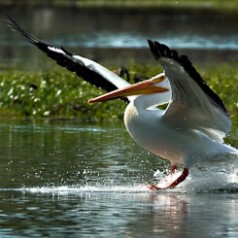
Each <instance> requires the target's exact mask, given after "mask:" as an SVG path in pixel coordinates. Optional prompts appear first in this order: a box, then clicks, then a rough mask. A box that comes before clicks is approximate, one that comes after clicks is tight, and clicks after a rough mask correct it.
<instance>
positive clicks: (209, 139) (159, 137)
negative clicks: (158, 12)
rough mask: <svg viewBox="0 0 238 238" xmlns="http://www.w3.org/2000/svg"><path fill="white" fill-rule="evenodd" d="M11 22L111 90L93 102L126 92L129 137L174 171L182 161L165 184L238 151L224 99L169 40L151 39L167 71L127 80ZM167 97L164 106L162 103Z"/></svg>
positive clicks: (88, 78)
mask: <svg viewBox="0 0 238 238" xmlns="http://www.w3.org/2000/svg"><path fill="white" fill-rule="evenodd" d="M8 24H9V26H10V27H11V29H12V30H14V31H16V32H18V33H20V34H21V35H23V36H24V37H25V38H26V39H27V40H28V41H29V42H30V43H32V44H34V45H36V46H37V47H38V48H39V49H41V50H42V51H44V52H45V53H46V54H47V55H48V56H49V57H50V58H52V59H54V60H55V61H56V62H57V63H58V64H59V65H61V66H63V67H66V68H67V69H68V70H70V71H73V72H76V74H77V75H79V76H81V77H82V78H84V80H86V81H88V82H89V83H91V84H94V85H96V86H97V87H100V88H102V89H104V90H106V91H108V93H107V94H104V95H102V96H99V97H97V98H94V99H90V100H89V103H93V102H100V101H105V100H109V99H113V98H118V97H123V98H125V97H126V98H127V99H128V101H129V104H128V106H127V108H126V110H125V114H124V123H125V126H126V129H127V131H128V132H129V134H130V135H131V137H132V138H133V139H134V140H135V141H136V142H137V143H138V144H139V145H141V146H142V147H144V148H145V149H147V150H148V151H150V152H151V153H153V154H155V155H157V156H159V157H162V158H164V159H168V160H169V161H170V162H171V173H174V171H175V170H177V168H178V166H183V171H182V173H181V174H180V175H179V177H177V178H176V179H175V180H174V181H171V182H170V183H169V184H167V185H166V186H165V187H161V186H160V184H159V183H158V184H155V185H150V188H151V189H154V190H157V189H160V188H163V189H164V188H174V187H175V186H177V185H178V184H179V183H181V182H182V181H183V180H184V179H185V178H186V177H187V176H188V174H189V169H190V168H191V167H192V166H193V165H195V164H196V163H197V162H199V161H201V160H207V159H213V158H216V157H217V156H221V155H222V156H226V155H230V154H238V151H237V150H236V149H235V148H233V147H231V146H229V145H226V144H224V143H223V138H224V137H225V135H226V134H227V133H228V132H229V130H230V127H231V120H230V117H229V114H228V112H227V110H226V108H225V106H224V104H223V102H222V101H221V99H220V98H219V97H218V96H217V95H216V94H215V93H214V92H213V91H212V90H211V89H210V88H209V87H208V85H207V84H206V82H205V81H204V80H203V79H202V78H201V76H200V75H199V73H198V72H197V71H196V70H195V68H194V67H193V66H192V64H191V63H190V61H189V60H188V58H187V57H186V56H184V55H181V56H180V55H178V53H177V52H176V51H175V50H171V49H169V48H168V47H167V46H166V45H164V44H160V43H158V42H156V41H151V40H149V41H148V43H149V46H150V50H151V52H152V54H153V55H154V57H155V59H156V60H158V61H159V62H160V64H161V65H162V66H163V68H164V72H163V73H161V74H158V75H156V76H155V77H152V78H151V79H148V80H145V81H143V82H139V83H136V84H133V85H131V84H129V83H128V82H126V81H124V80H123V79H122V78H120V77H119V76H118V75H116V74H115V73H113V72H112V71H110V70H108V69H107V68H105V67H103V66H102V65H100V64H98V63H96V62H94V61H92V60H90V59H87V58H84V57H82V56H79V55H75V54H72V53H69V52H68V51H66V50H65V49H63V48H57V47H54V46H51V45H48V44H46V43H45V42H43V41H40V40H39V39H37V38H35V37H34V36H32V35H30V34H28V33H27V32H25V31H24V30H23V29H22V28H21V27H20V26H19V25H18V24H17V23H16V22H15V21H14V20H13V19H12V18H11V17H9V22H8ZM165 103H167V104H168V105H167V107H166V109H165V110H162V109H159V107H158V106H159V105H162V104H165Z"/></svg>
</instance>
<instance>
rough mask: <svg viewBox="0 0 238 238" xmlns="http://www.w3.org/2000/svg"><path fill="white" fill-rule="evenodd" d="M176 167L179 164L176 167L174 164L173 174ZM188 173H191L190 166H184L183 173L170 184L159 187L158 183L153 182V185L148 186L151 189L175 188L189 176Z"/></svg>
mask: <svg viewBox="0 0 238 238" xmlns="http://www.w3.org/2000/svg"><path fill="white" fill-rule="evenodd" d="M176 169H177V166H176V167H175V166H172V168H171V174H173V173H174V172H175V170H176ZM188 173H189V170H188V168H184V169H183V172H182V174H181V175H180V176H179V177H178V178H177V179H176V180H175V181H173V182H172V183H170V184H169V185H167V186H165V187H159V186H157V184H152V185H149V186H148V188H149V189H151V190H159V189H167V188H175V187H176V186H177V185H178V184H180V183H181V182H183V181H184V180H185V179H186V178H187V176H188Z"/></svg>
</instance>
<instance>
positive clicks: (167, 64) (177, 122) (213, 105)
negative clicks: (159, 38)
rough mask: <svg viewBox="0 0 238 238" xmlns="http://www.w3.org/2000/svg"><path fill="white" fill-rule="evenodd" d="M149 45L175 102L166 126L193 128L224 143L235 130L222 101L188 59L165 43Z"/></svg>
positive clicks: (166, 118) (168, 110)
mask: <svg viewBox="0 0 238 238" xmlns="http://www.w3.org/2000/svg"><path fill="white" fill-rule="evenodd" d="M148 42H149V46H150V49H151V51H152V54H153V55H154V57H155V58H156V59H157V60H158V61H159V62H160V63H161V65H162V66H163V68H164V71H165V75H166V77H168V79H169V81H170V84H171V88H172V100H171V103H170V105H169V106H168V108H167V110H166V112H165V114H164V120H165V121H166V123H171V124H173V126H174V127H176V128H183V127H186V128H188V127H190V128H191V129H193V130H199V131H201V132H203V133H204V134H206V135H208V136H209V137H211V138H213V139H214V140H216V141H222V140H223V138H224V136H225V135H226V134H227V133H228V132H229V130H230V127H231V120H230V117H229V114H228V112H227V110H226V108H225V106H224V104H223V102H222V100H221V99H220V98H219V96H218V95H217V94H216V93H215V92H214V91H212V89H211V88H210V87H209V86H208V85H207V84H206V82H205V81H204V80H203V79H202V77H201V76H200V75H199V73H198V72H197V71H196V69H195V68H194V67H193V66H192V64H191V62H190V61H189V60H188V58H187V56H184V55H181V56H179V55H178V53H177V52H176V51H174V50H170V49H169V48H168V47H167V46H166V45H164V44H160V43H158V42H152V41H148Z"/></svg>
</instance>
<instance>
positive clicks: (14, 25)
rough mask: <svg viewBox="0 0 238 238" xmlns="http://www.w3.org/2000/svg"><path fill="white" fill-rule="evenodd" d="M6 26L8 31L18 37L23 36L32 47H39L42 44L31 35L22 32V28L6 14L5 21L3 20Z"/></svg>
mask: <svg viewBox="0 0 238 238" xmlns="http://www.w3.org/2000/svg"><path fill="white" fill-rule="evenodd" d="M5 22H6V25H7V27H8V28H9V29H11V30H12V31H14V32H16V33H18V34H19V35H21V36H23V37H24V38H26V39H27V40H28V41H29V42H30V43H32V44H34V45H39V44H41V43H42V42H41V41H40V40H39V39H37V38H36V37H34V36H33V35H31V34H29V33H27V32H26V31H24V30H23V28H22V27H21V26H20V25H19V24H18V23H17V22H16V20H15V19H14V18H13V17H12V16H11V15H9V14H7V19H6V20H5Z"/></svg>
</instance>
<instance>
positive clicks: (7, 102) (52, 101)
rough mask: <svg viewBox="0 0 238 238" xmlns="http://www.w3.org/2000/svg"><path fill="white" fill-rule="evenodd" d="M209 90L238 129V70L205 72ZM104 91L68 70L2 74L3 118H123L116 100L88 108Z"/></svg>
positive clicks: (136, 71)
mask: <svg viewBox="0 0 238 238" xmlns="http://www.w3.org/2000/svg"><path fill="white" fill-rule="evenodd" d="M199 71H200V72H201V75H202V76H203V77H204V79H205V80H206V81H207V82H208V84H209V86H210V87H211V88H212V89H213V90H214V91H215V92H217V93H218V95H219V96H220V97H221V98H222V99H223V100H224V102H225V105H226V106H227V108H228V111H229V112H230V115H231V117H232V120H233V123H234V124H235V127H237V125H238V113H237V109H238V94H237V91H238V83H237V82H238V68H237V67H232V66H228V65H223V66H219V67H216V68H215V66H214V67H213V66H212V67H211V68H209V69H206V70H205V71H201V70H199ZM129 72H130V74H131V77H132V78H133V77H134V76H135V75H147V76H148V77H150V76H153V75H155V74H157V73H158V72H161V68H159V67H155V66H151V67H149V66H140V65H136V64H134V63H132V64H131V65H130V66H129ZM102 93H103V91H102V90H99V89H97V88H96V87H93V86H91V85H90V84H88V83H87V82H84V81H83V80H81V79H80V78H79V77H78V76H77V75H75V74H73V73H71V72H68V71H66V70H65V69H59V68H58V67H57V70H52V71H48V72H22V71H10V72H9V71H8V72H2V73H1V74H0V116H1V117H7V118H9V117H15V118H24V117H34V118H41V117H49V118H67V119H68V118H79V119H81V120H85V121H86V120H87V121H96V120H115V119H121V118H122V117H123V112H124V109H125V106H126V105H125V103H124V102H123V101H121V100H119V99H118V100H112V101H108V102H104V103H95V104H92V105H91V104H88V103H87V100H88V99H90V98H92V97H95V96H98V95H100V94H102Z"/></svg>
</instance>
